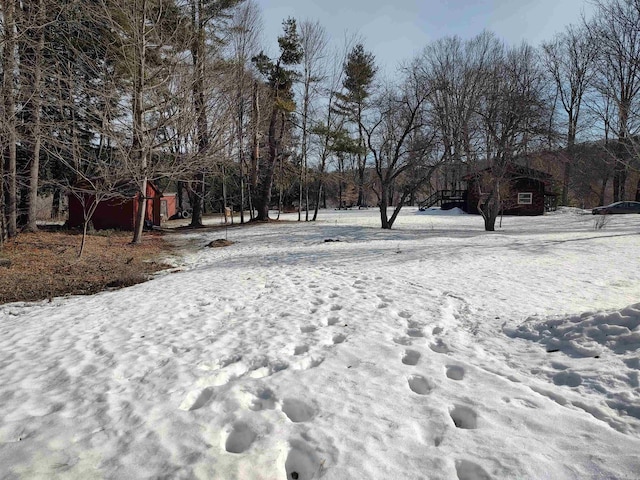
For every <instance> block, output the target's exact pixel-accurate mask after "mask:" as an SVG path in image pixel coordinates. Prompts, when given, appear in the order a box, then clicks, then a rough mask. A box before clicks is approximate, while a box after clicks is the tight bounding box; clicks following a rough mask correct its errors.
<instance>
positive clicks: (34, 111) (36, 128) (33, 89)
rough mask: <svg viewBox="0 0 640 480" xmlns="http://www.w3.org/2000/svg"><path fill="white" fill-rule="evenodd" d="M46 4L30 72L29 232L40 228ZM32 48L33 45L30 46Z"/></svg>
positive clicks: (39, 15)
mask: <svg viewBox="0 0 640 480" xmlns="http://www.w3.org/2000/svg"><path fill="white" fill-rule="evenodd" d="M44 15H45V6H44V1H43V0H39V1H38V6H37V13H36V18H37V25H38V27H39V32H38V34H37V35H38V40H37V44H36V46H35V48H34V50H33V52H32V58H33V65H31V68H32V69H33V71H32V72H29V77H30V80H31V82H32V84H31V85H30V86H29V89H30V93H31V95H30V100H29V103H31V109H30V110H31V125H30V130H31V131H30V133H31V139H30V141H31V143H32V145H33V148H32V149H31V151H30V152H29V154H30V155H29V156H30V157H31V158H30V160H31V161H30V166H29V210H28V215H27V225H26V230H27V231H29V232H35V231H37V230H38V224H37V214H38V176H39V173H40V146H41V145H42V132H41V128H42V125H41V118H42V113H41V108H42V57H43V51H44V28H43V27H42V26H43V25H44V23H45V16H44ZM29 50H31V47H30V48H29Z"/></svg>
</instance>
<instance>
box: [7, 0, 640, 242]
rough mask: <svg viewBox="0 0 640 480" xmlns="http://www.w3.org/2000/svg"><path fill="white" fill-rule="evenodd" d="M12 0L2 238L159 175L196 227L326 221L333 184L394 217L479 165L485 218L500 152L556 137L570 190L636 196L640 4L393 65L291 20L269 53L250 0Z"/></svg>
mask: <svg viewBox="0 0 640 480" xmlns="http://www.w3.org/2000/svg"><path fill="white" fill-rule="evenodd" d="M0 6H1V8H2V31H1V35H2V38H1V41H2V44H1V60H2V63H1V68H2V86H1V88H2V94H3V95H2V96H3V102H2V106H1V107H2V111H1V115H0V122H1V125H0V140H1V147H2V154H3V157H2V161H1V162H0V178H2V182H1V183H0V185H1V186H2V191H1V192H0V241H4V240H5V239H6V238H9V237H13V236H15V235H17V234H18V232H19V231H21V230H31V231H33V230H36V229H37V225H36V214H37V210H36V204H37V199H38V196H39V195H43V194H51V195H53V198H54V202H55V201H56V200H55V199H58V198H60V195H61V193H71V194H75V195H77V196H78V198H82V199H86V198H87V196H86V195H84V194H85V193H91V197H90V198H91V201H90V202H89V204H87V205H85V219H86V222H88V221H89V220H90V217H91V214H92V211H93V210H94V209H95V205H96V203H97V202H98V201H101V200H106V199H108V198H111V197H113V196H117V195H120V193H119V192H120V191H121V189H122V188H123V186H126V190H127V191H130V190H131V188H132V186H133V187H134V188H135V189H136V190H137V191H138V192H145V191H146V184H147V182H150V181H153V182H156V183H159V184H161V185H166V184H167V183H169V182H171V183H175V184H176V186H177V188H178V189H179V191H180V192H182V191H184V192H186V196H187V197H188V201H189V204H190V207H191V208H192V209H193V215H192V224H193V225H194V226H196V225H200V224H201V223H202V215H203V211H204V209H205V208H210V207H211V205H212V204H219V205H222V206H223V207H226V206H231V207H232V208H233V209H234V210H236V211H238V210H239V211H240V212H241V215H242V218H241V221H242V222H245V221H247V220H251V219H255V220H267V219H268V218H269V208H270V207H272V206H274V205H278V206H279V207H280V208H283V206H284V205H285V204H287V205H294V204H295V205H296V207H297V208H298V212H299V219H300V220H315V218H316V217H317V213H318V208H319V207H320V205H322V204H323V199H324V198H325V197H326V192H327V191H328V190H329V189H330V190H331V192H332V194H333V195H334V196H336V197H337V204H338V205H339V206H342V205H345V204H351V203H353V204H355V205H366V204H371V203H375V204H377V205H378V206H379V208H380V215H381V225H382V227H383V228H391V227H392V225H393V223H394V221H395V219H396V217H397V215H398V213H399V212H400V209H401V208H402V205H404V204H406V203H407V202H409V201H412V200H414V199H415V197H416V195H419V194H420V192H422V191H423V189H425V188H426V187H427V186H428V185H430V183H431V182H432V181H433V180H434V178H435V176H437V177H438V181H442V182H445V183H446V184H447V185H452V186H455V185H457V184H458V183H459V182H460V181H461V179H462V177H463V176H465V175H468V174H473V173H474V172H480V171H484V172H485V174H483V178H482V181H480V182H476V184H477V185H478V186H479V187H478V188H481V189H482V191H481V192H480V193H481V198H482V205H480V207H481V212H482V214H483V216H484V218H485V227H486V228H487V229H488V230H492V229H493V228H494V225H495V219H496V217H497V215H498V213H499V211H500V209H501V207H502V202H503V198H502V196H504V195H502V196H501V192H504V191H506V190H507V189H508V186H507V180H506V173H507V171H508V167H509V166H510V165H512V164H513V163H515V162H519V161H522V159H523V158H525V159H528V158H530V157H531V154H532V153H534V152H540V151H555V152H561V154H560V155H556V156H555V157H554V158H555V160H554V161H555V162H556V165H555V168H556V169H558V170H560V171H561V176H562V186H561V189H562V191H561V192H560V193H561V199H562V203H563V204H569V203H571V202H572V201H578V200H580V198H576V196H586V195H590V194H592V193H593V194H595V195H597V196H598V198H600V199H601V200H602V201H604V195H605V191H607V189H612V192H613V194H612V196H613V200H620V199H625V198H627V197H628V196H629V193H630V192H629V190H630V189H633V188H634V187H635V188H636V190H637V191H636V192H634V193H635V197H636V198H637V199H640V198H638V197H640V184H639V185H638V186H637V187H636V186H635V185H632V186H629V178H630V176H631V177H633V175H634V173H633V172H636V171H637V170H638V165H639V160H638V158H639V155H638V153H639V151H638V141H637V139H638V137H637V131H636V130H637V128H638V115H637V113H638V111H639V110H638V91H639V89H640V76H639V70H638V69H640V0H597V3H596V9H595V14H594V17H593V18H592V19H590V20H586V21H584V22H582V23H581V24H579V25H570V26H568V27H567V28H566V29H565V31H564V32H563V33H561V34H559V35H558V36H557V37H556V38H554V39H551V40H550V41H549V42H547V43H545V44H544V45H543V46H542V47H540V48H534V47H532V46H530V45H526V44H522V45H518V46H507V45H505V44H504V43H503V42H501V41H500V40H499V39H498V38H497V37H495V36H494V35H493V34H491V33H489V32H485V33H482V34H480V35H478V36H476V37H474V38H471V39H468V40H462V39H460V38H457V37H450V38H443V39H441V40H438V41H435V42H433V43H432V44H429V45H427V46H426V47H425V48H424V50H423V52H422V53H421V54H420V55H418V56H417V57H416V58H414V59H411V60H409V61H407V62H406V63H405V64H404V65H403V66H401V67H398V69H397V71H396V72H395V75H394V78H393V79H390V80H389V79H384V78H381V77H380V75H379V74H378V71H377V70H378V69H377V65H376V60H375V58H374V56H373V55H372V54H371V53H370V52H369V51H368V50H367V48H366V42H362V41H358V40H357V39H355V40H353V41H347V42H345V45H343V46H341V47H338V48H337V49H335V48H333V47H330V44H329V39H328V36H327V34H326V32H325V30H324V28H323V27H322V26H321V25H320V24H318V23H317V22H313V21H308V20H303V21H296V20H295V19H286V20H285V21H284V22H283V31H282V34H281V35H280V37H279V38H278V47H279V49H278V51H277V52H275V53H274V54H273V56H272V57H270V56H268V55H267V54H265V53H264V52H263V46H262V45H261V42H262V39H261V38H260V32H261V18H260V10H259V8H258V6H257V4H256V3H255V2H254V1H253V0H246V1H242V0H84V1H78V0H59V1H56V2H52V1H51V0H22V1H20V2H18V1H12V0H0ZM587 141H590V142H591V143H590V144H588V143H585V142H587ZM585 145H592V146H593V148H590V149H589V148H585ZM594 151H597V154H594V153H593V152H594ZM486 167H490V170H485V169H486ZM486 172H490V174H486ZM182 198H183V195H180V196H179V199H180V201H182ZM372 199H373V200H372ZM139 205H140V208H139V209H138V217H139V218H138V221H137V228H136V230H135V232H134V238H133V241H134V242H139V241H140V239H141V235H142V228H143V224H144V222H143V219H144V214H145V212H144V210H145V205H146V202H145V201H144V195H140V204H139ZM389 206H394V209H393V210H389V209H388V207H389ZM245 212H248V213H247V214H246V215H248V218H245Z"/></svg>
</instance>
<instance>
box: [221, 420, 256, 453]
mask: <svg viewBox="0 0 640 480" xmlns="http://www.w3.org/2000/svg"><path fill="white" fill-rule="evenodd" d="M256 436H257V435H256V432H254V431H253V430H252V429H251V427H249V425H247V424H246V423H243V422H237V423H235V424H234V425H233V428H232V430H231V432H230V433H229V436H228V437H227V441H226V442H225V444H224V448H225V450H226V451H227V452H229V453H243V452H246V451H247V450H249V448H250V447H251V444H252V443H253V441H254V440H255V439H256Z"/></svg>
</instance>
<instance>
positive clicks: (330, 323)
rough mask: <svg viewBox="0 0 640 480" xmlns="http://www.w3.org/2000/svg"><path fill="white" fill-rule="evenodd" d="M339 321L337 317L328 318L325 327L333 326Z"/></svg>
mask: <svg viewBox="0 0 640 480" xmlns="http://www.w3.org/2000/svg"><path fill="white" fill-rule="evenodd" d="M339 321H340V318H338V317H329V318H328V319H327V326H328V327H330V326H331V325H335V324H336V323H338V322H339Z"/></svg>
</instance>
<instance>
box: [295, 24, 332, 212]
mask: <svg viewBox="0 0 640 480" xmlns="http://www.w3.org/2000/svg"><path fill="white" fill-rule="evenodd" d="M300 44H301V46H302V61H301V63H302V79H301V85H302V102H301V103H302V109H301V111H300V112H299V113H300V129H301V136H300V179H299V195H298V221H300V220H302V209H303V205H304V210H305V220H306V221H309V181H308V178H307V176H308V173H309V165H308V163H309V162H308V154H309V140H310V135H309V133H310V132H309V127H310V124H311V121H312V116H313V101H314V100H315V98H316V97H317V96H318V94H319V93H320V92H319V88H318V86H319V84H320V82H322V81H323V77H324V76H325V72H324V67H325V64H324V60H325V57H326V48H327V33H326V31H325V30H324V28H323V27H322V26H321V25H320V24H319V23H318V22H311V21H309V20H306V21H304V22H302V23H301V25H300Z"/></svg>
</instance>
